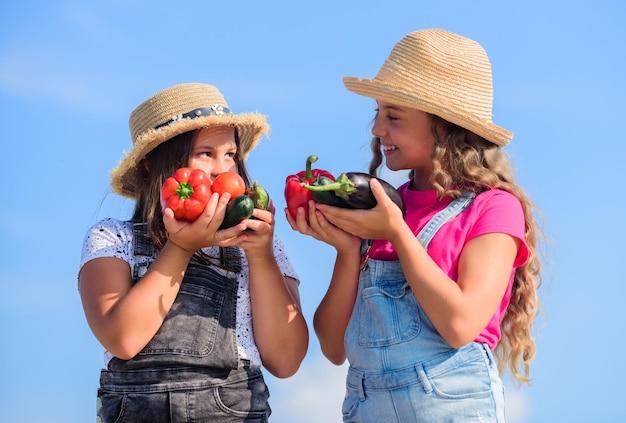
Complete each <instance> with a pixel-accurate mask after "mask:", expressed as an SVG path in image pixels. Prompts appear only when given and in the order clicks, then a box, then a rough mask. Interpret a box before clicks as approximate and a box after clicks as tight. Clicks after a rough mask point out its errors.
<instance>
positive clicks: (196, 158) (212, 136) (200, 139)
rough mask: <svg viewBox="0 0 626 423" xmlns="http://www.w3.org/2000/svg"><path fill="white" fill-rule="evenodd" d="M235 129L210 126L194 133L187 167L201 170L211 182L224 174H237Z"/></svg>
mask: <svg viewBox="0 0 626 423" xmlns="http://www.w3.org/2000/svg"><path fill="white" fill-rule="evenodd" d="M236 153H237V144H236V143H235V128H233V127H231V126H210V127H208V128H202V129H199V130H197V131H196V133H195V134H194V140H193V148H192V152H191V159H190V160H189V167H191V168H193V169H202V170H204V171H205V172H206V173H208V174H209V176H210V177H211V181H213V180H214V179H215V178H216V177H217V175H219V174H220V173H224V172H229V171H230V172H237V163H236V162H235V155H236Z"/></svg>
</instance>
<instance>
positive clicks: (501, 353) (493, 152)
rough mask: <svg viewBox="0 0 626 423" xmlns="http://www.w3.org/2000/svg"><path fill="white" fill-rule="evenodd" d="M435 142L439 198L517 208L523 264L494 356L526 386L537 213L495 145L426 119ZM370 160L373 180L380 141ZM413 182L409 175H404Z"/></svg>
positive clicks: (536, 275) (537, 275) (534, 307)
mask: <svg viewBox="0 0 626 423" xmlns="http://www.w3.org/2000/svg"><path fill="white" fill-rule="evenodd" d="M428 116H429V119H430V122H431V133H432V135H433V137H434V139H435V146H434V148H433V151H432V160H433V163H434V170H433V173H432V175H431V177H430V180H431V182H432V184H433V186H434V188H435V189H436V191H437V196H438V198H440V199H441V198H443V197H445V196H450V197H453V198H457V197H459V196H461V195H462V193H463V192H464V191H471V192H475V193H480V192H483V191H486V190H489V189H495V188H497V189H501V190H504V191H507V192H510V193H511V194H513V195H514V196H515V197H517V199H518V200H519V201H520V203H521V204H522V208H523V210H524V217H525V222H526V227H525V231H524V234H525V238H526V244H527V245H528V250H529V258H528V261H527V262H526V263H525V264H524V265H523V266H521V267H519V268H518V269H517V270H516V272H515V279H514V282H513V288H512V292H511V300H510V303H509V305H508V308H507V310H506V313H505V315H504V318H503V320H502V323H501V324H500V327H501V330H502V340H501V341H500V342H499V343H498V345H497V347H496V349H495V351H494V354H495V356H496V358H497V360H498V368H499V370H500V373H504V372H505V371H506V368H507V364H508V369H509V370H510V371H511V374H512V376H513V377H514V378H515V380H516V381H518V382H520V383H526V384H529V383H530V364H531V363H532V361H533V360H534V359H535V354H536V345H535V340H534V338H533V335H532V333H531V332H532V329H533V325H534V320H535V317H536V315H537V313H538V311H539V309H540V308H541V303H540V301H539V297H538V295H537V291H538V289H539V287H540V286H541V262H540V260H539V257H538V243H539V239H540V237H541V235H542V233H541V229H540V227H539V225H538V223H537V220H536V218H535V212H538V209H537V207H536V206H535V205H534V204H533V203H532V201H531V200H530V197H529V196H528V194H526V192H525V191H524V190H523V189H522V188H521V187H520V186H519V185H517V184H516V183H515V182H514V178H513V176H514V175H513V168H512V165H511V163H510V160H509V157H508V156H507V155H506V154H505V152H504V150H503V149H502V148H501V147H500V146H497V145H496V144H494V143H491V142H489V141H487V140H486V139H484V138H482V137H480V136H478V135H476V134H474V133H473V132H470V131H468V130H466V129H464V128H461V127H459V126H457V125H455V124H453V123H450V122H448V121H446V120H444V119H442V118H440V117H438V116H435V115H432V114H428ZM370 147H371V150H372V154H373V158H372V160H371V162H370V165H369V173H370V174H371V175H374V176H376V175H377V174H378V170H379V168H380V167H381V165H382V162H383V156H382V153H381V148H380V147H381V146H380V139H379V138H378V137H374V138H373V139H372V141H371V145H370ZM409 178H410V179H412V178H413V171H411V173H410V174H409Z"/></svg>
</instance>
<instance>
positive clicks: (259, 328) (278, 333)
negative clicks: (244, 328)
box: [241, 206, 309, 378]
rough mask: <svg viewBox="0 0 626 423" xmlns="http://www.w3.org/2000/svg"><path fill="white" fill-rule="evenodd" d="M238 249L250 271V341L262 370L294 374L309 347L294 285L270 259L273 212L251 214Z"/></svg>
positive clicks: (285, 375) (295, 282) (293, 281)
mask: <svg viewBox="0 0 626 423" xmlns="http://www.w3.org/2000/svg"><path fill="white" fill-rule="evenodd" d="M254 216H255V217H257V218H258V219H250V220H247V224H248V227H249V228H250V229H251V230H250V231H247V232H246V234H245V235H244V236H245V237H246V239H245V241H243V242H242V243H241V247H242V248H243V249H244V251H245V253H246V258H247V260H248V266H249V271H250V299H251V307H252V318H253V328H254V339H255V342H256V345H257V347H258V349H259V353H260V354H261V359H262V360H263V366H264V367H265V368H266V369H267V370H268V371H269V372H270V373H272V374H273V375H274V376H276V377H279V378H286V377H290V376H292V375H293V374H295V372H296V371H297V370H298V368H299V367H300V364H301V363H302V360H303V359H304V356H305V355H306V352H307V349H308V343H309V332H308V327H307V324H306V321H305V319H304V315H303V314H302V309H301V305H300V295H299V293H298V284H297V281H296V280H294V279H292V278H287V277H284V276H283V274H282V272H281V270H280V268H279V266H278V264H277V262H276V258H275V257H274V250H273V240H274V209H273V206H272V207H271V209H270V211H263V210H255V211H254Z"/></svg>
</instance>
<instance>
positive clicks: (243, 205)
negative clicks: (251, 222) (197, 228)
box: [220, 195, 254, 229]
mask: <svg viewBox="0 0 626 423" xmlns="http://www.w3.org/2000/svg"><path fill="white" fill-rule="evenodd" d="M253 211H254V201H252V198H250V197H248V196H247V195H240V196H239V197H235V198H233V199H231V200H230V201H229V202H228V204H227V205H226V214H225V215H224V221H223V222H222V225H221V226H220V229H226V228H230V227H233V226H235V225H236V224H237V223H239V222H241V221H242V220H244V219H248V218H249V217H250V216H252V212H253Z"/></svg>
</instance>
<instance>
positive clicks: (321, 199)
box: [309, 175, 349, 208]
mask: <svg viewBox="0 0 626 423" xmlns="http://www.w3.org/2000/svg"><path fill="white" fill-rule="evenodd" d="M333 183H335V181H333V180H332V179H330V178H328V177H326V176H322V175H319V176H318V177H317V178H315V180H314V181H313V182H312V183H310V184H309V185H313V186H326V185H330V184H333ZM311 195H312V196H313V199H314V200H315V201H317V202H318V203H322V204H328V205H330V206H335V207H343V208H348V207H349V206H348V205H347V204H346V202H345V201H344V200H343V199H342V198H341V197H338V196H337V194H335V191H311Z"/></svg>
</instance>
